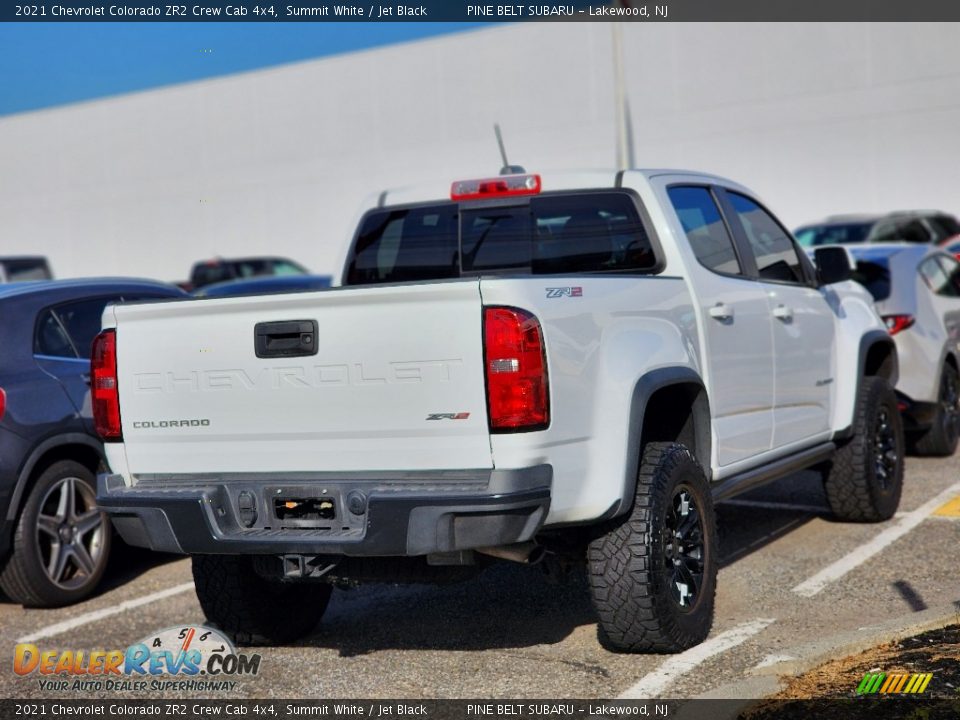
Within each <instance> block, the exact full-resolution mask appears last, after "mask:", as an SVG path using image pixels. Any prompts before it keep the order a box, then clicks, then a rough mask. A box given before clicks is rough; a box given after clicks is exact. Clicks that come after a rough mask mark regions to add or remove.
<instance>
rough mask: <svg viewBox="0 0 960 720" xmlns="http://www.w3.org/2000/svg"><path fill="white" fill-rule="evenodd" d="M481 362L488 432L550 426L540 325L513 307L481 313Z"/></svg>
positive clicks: (538, 428) (497, 308)
mask: <svg viewBox="0 0 960 720" xmlns="http://www.w3.org/2000/svg"><path fill="white" fill-rule="evenodd" d="M483 337H484V352H483V358H484V363H485V367H486V375H487V406H488V409H489V412H490V430H491V431H494V432H498V431H499V432H511V431H518V430H542V429H543V428H545V427H547V425H548V424H549V423H550V410H549V407H548V401H547V366H546V362H545V360H544V352H543V334H542V333H541V332H540V323H539V322H537V319H536V318H535V317H534V316H533V315H531V314H530V313H527V312H524V311H523V310H517V309H515V308H506V307H488V308H485V309H484V314H483Z"/></svg>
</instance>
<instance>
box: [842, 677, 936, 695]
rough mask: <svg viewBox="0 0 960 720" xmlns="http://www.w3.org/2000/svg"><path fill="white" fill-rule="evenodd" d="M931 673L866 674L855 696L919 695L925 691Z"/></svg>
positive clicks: (930, 678)
mask: <svg viewBox="0 0 960 720" xmlns="http://www.w3.org/2000/svg"><path fill="white" fill-rule="evenodd" d="M932 679H933V673H912V674H910V673H890V674H889V675H887V673H882V672H880V673H867V674H866V675H864V676H863V680H861V681H860V685H859V686H857V695H872V694H874V693H885V694H890V693H903V694H907V693H909V694H913V695H916V694H919V693H922V692H923V691H924V690H926V689H927V685H929V684H930V680H932Z"/></svg>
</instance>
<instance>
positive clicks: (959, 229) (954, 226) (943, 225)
mask: <svg viewBox="0 0 960 720" xmlns="http://www.w3.org/2000/svg"><path fill="white" fill-rule="evenodd" d="M927 222H929V223H930V226H931V227H932V228H933V230H934V232H935V233H936V235H937V238H936V240H937V242H939V241H940V240H945V239H946V238H948V237H951V236H953V235H960V223H957V219H956V218H955V217H953V216H952V215H934V216H932V217H928V218H927Z"/></svg>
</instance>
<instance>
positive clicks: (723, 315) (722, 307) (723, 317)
mask: <svg viewBox="0 0 960 720" xmlns="http://www.w3.org/2000/svg"><path fill="white" fill-rule="evenodd" d="M707 313H708V314H709V315H710V317H712V318H713V319H714V320H719V321H720V322H726V321H728V320H733V308H732V307H730V306H729V305H726V304H724V303H717V304H716V305H714V306H713V307H712V308H710V309H709V310H707Z"/></svg>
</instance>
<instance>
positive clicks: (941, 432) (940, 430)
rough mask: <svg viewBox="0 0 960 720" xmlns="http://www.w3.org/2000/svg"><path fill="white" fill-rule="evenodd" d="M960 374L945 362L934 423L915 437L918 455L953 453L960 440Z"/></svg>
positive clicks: (941, 374) (948, 454)
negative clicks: (959, 403) (959, 412)
mask: <svg viewBox="0 0 960 720" xmlns="http://www.w3.org/2000/svg"><path fill="white" fill-rule="evenodd" d="M958 388H960V375H958V374H957V371H956V370H955V369H954V367H953V366H952V365H950V364H949V363H944V365H943V370H942V371H941V373H940V385H939V386H938V389H937V411H936V413H935V414H934V416H933V424H932V425H931V426H930V429H929V430H927V431H925V432H924V433H923V434H922V435H920V436H918V437H916V438H914V440H913V447H912V450H913V451H914V452H915V453H916V454H917V455H928V456H938V457H946V456H950V455H953V453H954V452H956V449H957V442H958V440H960V422H958V415H957V389H958Z"/></svg>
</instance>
